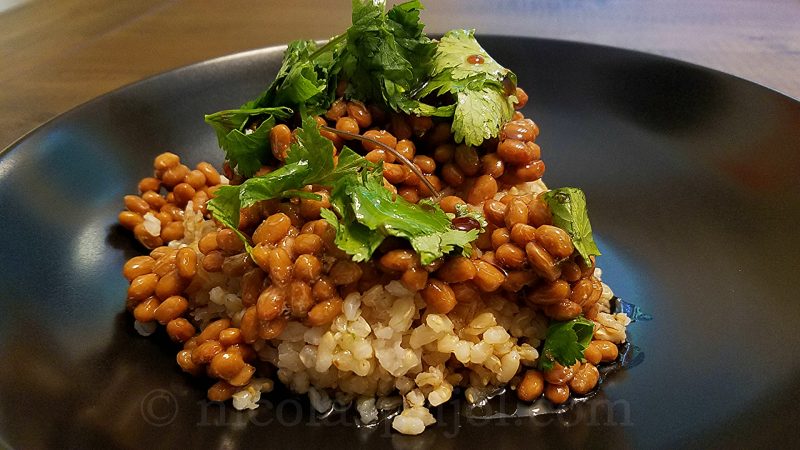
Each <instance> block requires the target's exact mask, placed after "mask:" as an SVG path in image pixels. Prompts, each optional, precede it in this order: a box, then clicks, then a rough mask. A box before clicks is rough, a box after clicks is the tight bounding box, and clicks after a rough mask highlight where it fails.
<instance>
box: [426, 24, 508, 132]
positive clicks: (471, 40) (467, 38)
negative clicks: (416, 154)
mask: <svg viewBox="0 0 800 450" xmlns="http://www.w3.org/2000/svg"><path fill="white" fill-rule="evenodd" d="M516 82H517V78H516V75H514V73H513V72H511V71H510V70H508V69H506V68H504V67H503V66H501V65H500V64H498V63H497V62H496V61H495V60H494V59H493V58H492V57H491V56H489V53H487V52H486V50H484V49H483V47H481V46H480V44H478V41H477V40H476V39H475V33H474V30H451V31H448V32H447V33H445V34H444V36H442V39H441V40H440V41H439V44H438V46H437V48H436V54H435V55H434V58H433V67H432V69H431V78H430V80H428V81H427V82H426V84H425V85H424V87H423V88H422V89H420V90H419V91H418V92H415V94H414V98H415V99H422V98H425V97H427V96H429V95H431V94H434V95H437V96H445V95H447V94H449V95H451V96H454V97H455V100H456V101H455V104H454V105H453V109H454V112H453V126H452V129H453V133H454V135H455V140H456V142H464V143H466V144H467V145H475V146H477V145H480V144H481V143H482V142H483V141H484V140H485V139H489V138H491V137H495V136H497V135H498V134H499V132H500V127H501V126H502V124H503V123H505V122H507V121H509V120H511V117H512V116H513V114H514V103H515V102H516V101H517V98H516V96H514V95H509V94H508V93H507V89H508V88H512V91H513V88H515V87H516Z"/></svg>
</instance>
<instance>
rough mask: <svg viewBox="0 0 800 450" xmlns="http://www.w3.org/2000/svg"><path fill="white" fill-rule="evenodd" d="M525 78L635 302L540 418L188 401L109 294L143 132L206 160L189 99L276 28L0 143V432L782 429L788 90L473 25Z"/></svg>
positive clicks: (794, 325)
mask: <svg viewBox="0 0 800 450" xmlns="http://www.w3.org/2000/svg"><path fill="white" fill-rule="evenodd" d="M481 42H482V43H483V44H484V45H485V47H486V48H487V49H488V50H489V51H490V52H491V54H492V55H493V56H495V57H496V58H497V59H498V60H499V61H501V62H502V63H503V64H505V65H506V66H508V67H510V68H512V69H513V70H514V71H515V72H516V73H517V74H518V75H519V79H520V84H521V85H522V86H524V87H525V88H526V89H527V91H528V92H529V93H530V102H529V103H528V106H527V107H526V111H525V113H526V115H529V116H532V117H533V118H534V120H536V122H537V123H538V124H539V126H540V127H541V130H542V133H541V136H540V138H539V141H538V142H539V143H540V144H541V146H542V148H543V150H544V155H545V161H546V162H547V164H548V171H547V174H546V176H545V180H546V181H547V183H548V184H549V185H550V186H552V187H556V186H566V185H574V186H580V187H582V188H583V190H584V191H585V192H586V194H587V196H588V201H589V206H590V211H591V218H592V224H593V226H594V229H595V236H596V239H597V241H598V243H599V246H600V248H601V249H602V251H603V253H604V255H603V256H602V257H601V258H600V265H601V267H602V268H603V269H604V280H605V281H606V282H608V283H609V284H610V285H611V286H612V287H613V288H614V290H615V291H616V293H617V294H618V295H619V296H621V297H622V298H624V299H625V300H627V301H629V302H631V303H635V304H637V305H639V306H640V307H641V308H642V309H643V310H644V311H646V312H647V313H650V314H651V315H652V316H653V317H654V319H653V320H652V321H650V322H639V323H636V324H633V325H632V326H631V327H630V335H631V339H632V340H633V342H634V344H635V345H636V346H638V347H639V348H640V349H641V353H642V355H643V356H642V355H640V357H639V358H640V359H639V360H638V362H639V364H638V365H636V366H634V367H630V368H628V369H626V370H624V371H622V372H619V373H617V374H615V375H614V376H612V377H611V378H610V379H609V380H608V381H607V382H606V383H605V384H604V386H603V389H602V390H601V392H600V394H599V395H597V396H596V397H594V398H593V399H592V400H591V401H589V402H587V403H585V404H582V405H578V406H577V407H575V408H572V409H571V410H570V411H569V412H567V413H565V414H561V415H548V416H539V417H535V418H524V419H506V420H477V419H469V418H466V417H464V416H462V415H459V414H457V413H456V411H457V409H458V405H456V406H455V407H448V408H443V409H441V410H436V411H435V413H436V414H437V415H438V418H439V423H438V424H437V425H435V426H433V427H432V428H431V429H429V430H428V431H426V432H425V433H424V434H423V435H421V436H418V437H407V436H400V435H397V434H396V433H391V432H389V430H388V428H387V427H385V426H379V427H377V428H359V427H358V426H356V424H355V422H354V421H352V420H351V419H348V418H347V417H346V416H345V417H344V418H340V419H337V420H323V419H319V418H316V417H315V416H313V415H310V413H309V407H308V403H307V401H306V400H304V399H303V398H301V397H293V396H289V395H286V394H281V393H278V394H274V395H270V396H269V399H268V402H265V404H264V405H263V406H262V407H261V408H259V409H258V410H256V411H254V412H249V413H248V412H238V411H235V410H233V408H232V407H230V406H223V407H220V406H219V405H213V404H210V403H208V402H206V401H204V398H205V389H206V387H207V384H205V383H204V382H201V381H198V380H194V379H192V378H190V377H188V376H185V375H184V374H183V373H181V371H180V370H179V368H178V367H177V365H176V364H175V361H174V355H175V352H176V351H175V348H174V346H173V345H172V344H170V343H169V342H168V340H167V339H165V338H164V336H163V335H157V336H155V337H154V338H143V337H141V336H139V335H138V334H137V333H136V332H135V331H134V329H133V324H132V320H131V319H130V318H129V317H128V316H127V315H126V314H125V313H124V298H125V291H126V282H125V280H124V279H123V278H122V276H121V275H120V270H121V268H122V264H123V262H124V261H125V259H126V258H128V257H131V256H133V255H135V254H137V253H139V252H141V251H142V249H141V248H139V247H138V246H137V245H136V244H135V243H134V241H133V239H132V238H131V236H130V235H129V234H128V233H126V232H124V230H121V229H120V228H119V227H118V226H116V225H115V223H116V216H117V213H118V211H119V210H120V208H122V200H121V199H122V196H123V195H124V194H126V193H129V192H132V191H134V190H135V189H136V183H137V181H138V179H139V178H141V177H142V176H145V175H146V174H148V173H150V171H151V170H152V169H151V167H152V166H151V163H152V159H153V157H154V156H155V155H156V154H158V153H160V152H163V151H165V150H170V151H174V152H176V153H179V154H181V155H182V156H183V157H184V159H185V160H187V161H189V162H190V163H192V164H194V163H196V162H198V161H200V160H210V161H212V162H216V163H219V162H221V152H220V151H219V150H218V149H217V145H216V139H215V137H214V135H213V131H212V129H211V128H210V127H208V126H207V125H205V124H204V123H203V114H204V113H208V112H213V111H217V110H220V109H225V108H229V107H232V106H237V105H239V104H240V103H242V102H243V101H245V100H246V99H248V98H250V97H253V96H254V95H256V94H257V93H258V92H260V91H261V90H262V89H263V88H264V86H265V84H266V83H267V82H268V80H270V79H271V77H272V76H273V75H274V73H275V72H276V70H277V68H278V66H279V63H280V59H281V53H282V49H281V48H268V49H263V50H257V51H253V52H248V53H242V54H238V55H233V56H230V57H226V58H222V59H217V60H213V61H210V62H206V63H201V64H197V65H193V66H190V67H187V68H183V69H179V70H176V71H173V72H169V73H167V74H164V75H160V76H157V77H155V78H151V79H149V80H145V81H142V82H140V83H137V84H135V85H132V86H129V87H127V88H124V89H121V90H118V91H116V92H113V93H111V94H108V95H105V96H103V97H101V98H99V99H97V100H94V101H92V102H90V103H87V104H85V105H83V106H81V107H78V108H76V109H74V110H72V111H71V112H69V113H67V114H65V115H63V116H61V117H59V118H58V119H56V120H53V121H52V122H50V123H48V124H46V125H44V126H42V127H41V128H39V129H37V130H36V131H34V132H33V133H31V134H30V135H28V136H27V137H25V138H24V139H22V140H20V141H19V142H18V143H16V144H15V145H13V146H12V147H11V148H9V149H7V150H6V151H5V152H4V153H3V154H2V156H0V223H2V226H1V227H0V242H2V257H0V305H2V308H0V311H2V312H0V362H1V363H0V446H2V444H3V443H4V442H3V441H5V443H7V444H8V445H10V446H12V447H16V448H146V449H156V448H168V449H174V448H188V447H193V448H194V447H210V448H217V447H219V448H254V447H272V448H286V447H305V448H317V447H322V446H326V447H327V446H336V447H353V446H370V447H372V448H384V447H385V446H389V445H391V446H395V447H398V448H430V447H435V448H438V449H446V448H466V447H480V448H484V449H486V448H522V447H532V446H564V447H605V448H619V447H632V446H636V447H643V446H646V447H664V448H675V447H682V446H688V447H709V446H711V447H731V446H733V447H743V446H756V445H758V446H784V445H786V443H789V442H797V440H798V438H800V427H798V426H797V424H798V423H799V422H800V413H799V411H800V408H798V401H799V400H800V376H799V375H800V358H798V356H800V299H799V298H798V292H800V289H798V270H799V269H800V264H799V263H798V260H799V258H800V233H798V231H797V224H798V223H800V182H799V181H798V179H799V178H800V103H798V102H797V101H795V100H792V99H790V98H787V97H785V96H783V95H781V94H779V93H776V92H773V91H771V90H769V89H766V88H764V87H761V86H758V85H755V84H753V83H750V82H747V81H744V80H741V79H738V78H736V77H733V76H730V75H726V74H723V73H719V72H715V71H713V70H709V69H705V68H701V67H697V66H694V65H690V64H686V63H682V62H677V61H672V60H667V59H664V58H660V57H656V56H650V55H646V54H642V53H635V52H630V51H624V50H618V49H613V48H606V47H599V46H594V45H585V44H577V43H569V42H559V41H549V40H539V39H518V38H508V37H484V38H482V39H481Z"/></svg>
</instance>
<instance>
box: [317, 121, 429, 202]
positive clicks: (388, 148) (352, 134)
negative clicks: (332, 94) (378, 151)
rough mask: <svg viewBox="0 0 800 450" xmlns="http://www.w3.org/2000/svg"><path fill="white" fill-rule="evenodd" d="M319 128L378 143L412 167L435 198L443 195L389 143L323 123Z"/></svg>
mask: <svg viewBox="0 0 800 450" xmlns="http://www.w3.org/2000/svg"><path fill="white" fill-rule="evenodd" d="M319 128H320V129H321V130H325V131H330V132H331V133H336V134H338V135H340V136H344V137H348V138H350V139H356V140H359V141H363V142H370V143H372V144H375V145H377V146H378V147H380V148H382V149H384V150H386V151H387V152H389V153H391V154H392V155H394V157H395V158H396V159H399V160H400V162H402V163H403V164H404V165H406V166H407V167H408V168H409V169H411V172H412V173H413V174H414V175H416V176H417V177H418V178H419V179H420V180H421V181H422V182H423V183H425V187H427V188H428V189H429V190H430V191H431V193H433V196H434V198H438V197H439V196H440V195H441V194H440V193H439V191H438V190H436V188H435V187H433V184H432V183H431V182H430V180H428V179H427V178H425V175H424V174H423V173H422V171H421V170H419V167H417V166H416V165H415V164H414V163H412V162H411V161H409V160H408V158H406V157H405V156H403V155H402V154H401V153H400V152H398V151H397V150H395V149H393V148H392V147H389V146H388V145H386V144H384V143H383V142H381V141H377V140H375V139H372V138H368V137H366V136H362V135H360V134H355V133H350V132H349V131H342V130H337V129H336V128H331V127H329V126H325V125H322V126H320V127H319Z"/></svg>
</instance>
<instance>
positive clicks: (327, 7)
mask: <svg viewBox="0 0 800 450" xmlns="http://www.w3.org/2000/svg"><path fill="white" fill-rule="evenodd" d="M389 3H390V4H392V3H395V2H392V1H389ZM424 4H425V6H426V7H427V10H426V11H425V12H424V13H423V21H424V22H425V23H426V24H427V26H428V27H427V31H428V32H430V33H435V32H443V31H446V30H448V29H451V28H457V27H474V28H476V29H477V32H478V33H479V34H507V35H524V36H535V37H545V38H553V39H566V40H574V41H582V42H592V43H598V44H603V45H611V46H616V47H623V48H629V49H634V50H640V51H645V52H650V53H655V54H659V55H664V56H669V57H673V58H678V59H682V60H685V61H689V62H693V63H696V64H700V65H703V66H707V67H712V68H715V69H718V70H722V71H725V72H729V73H732V74H734V75H737V76H740V77H744V78H747V79H750V80H753V81H756V82H758V83H761V84H764V85H766V86H768V87H770V88H773V89H776V90H779V91H781V92H783V93H786V94H787V95H790V96H793V97H795V98H800V77H798V76H797V74H798V73H800V26H799V25H798V24H800V1H799V0H704V1H703V0H584V1H581V0H562V1H557V0H460V1H459V0H427V1H424ZM349 14H350V2H349V1H347V0H331V1H319V0H285V1H275V0H256V1H253V0H248V1H243V0H227V1H219V0H217V1H210V0H135V1H134V0H0V86H1V87H2V88H0V122H1V123H2V124H3V126H2V127H0V149H1V148H5V147H6V146H8V145H9V144H11V143H12V142H14V141H15V140H16V139H17V138H19V137H20V136H22V135H23V134H25V133H26V132H28V131H30V130H31V129H33V128H35V127H36V126H38V125H40V124H41V123H43V122H45V121H47V120H49V119H51V118H53V117H54V116H56V115H58V114H60V113H62V112H64V111H66V110H68V109H69V108H71V107H73V106H76V105H78V104H80V103H83V102H85V101H87V100H89V99H91V98H93V97H96V96H98V95H100V94H103V93H105V92H108V91H110V90H113V89H115V88H117V87H120V86H123V85H125V84H128V83H131V82H134V81H136V80H140V79H142V78H145V77H148V76H151V75H154V74H157V73H159V72H163V71H165V70H169V69H172V68H176V67H180V66H183V65H186V64H190V63H194V62H198V61H202V60H205V59H209V58H213V57H218V56H222V55H226V54H229V53H234V52H238V51H242V50H248V49H254V48H259V47H263V46H268V45H275V44H282V43H285V42H287V41H289V40H292V39H297V38H319V39H324V38H328V37H330V36H331V35H333V34H335V33H337V32H341V31H342V30H343V29H344V28H345V27H346V26H347V25H348V24H349V21H350V19H349Z"/></svg>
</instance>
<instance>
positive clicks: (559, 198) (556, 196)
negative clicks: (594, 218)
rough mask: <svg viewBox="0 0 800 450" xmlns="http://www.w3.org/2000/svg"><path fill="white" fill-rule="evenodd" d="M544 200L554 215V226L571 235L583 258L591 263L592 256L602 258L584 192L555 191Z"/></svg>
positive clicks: (567, 188) (550, 192)
mask: <svg viewBox="0 0 800 450" xmlns="http://www.w3.org/2000/svg"><path fill="white" fill-rule="evenodd" d="M544 200H545V202H546V203H547V205H548V206H549V207H550V212H551V213H552V214H553V225H555V226H557V227H559V228H561V229H563V230H564V231H566V232H567V233H568V234H569V236H570V237H571V238H572V244H573V245H574V246H575V249H576V250H578V253H579V254H580V255H581V257H583V259H584V260H586V261H589V258H590V257H591V256H600V254H601V253H600V249H598V248H597V244H595V242H594V238H593V237H592V224H591V223H589V213H588V210H587V208H586V196H585V195H584V193H583V191H581V190H580V189H578V188H574V187H563V188H558V189H553V190H551V191H548V192H546V193H545V194H544Z"/></svg>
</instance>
